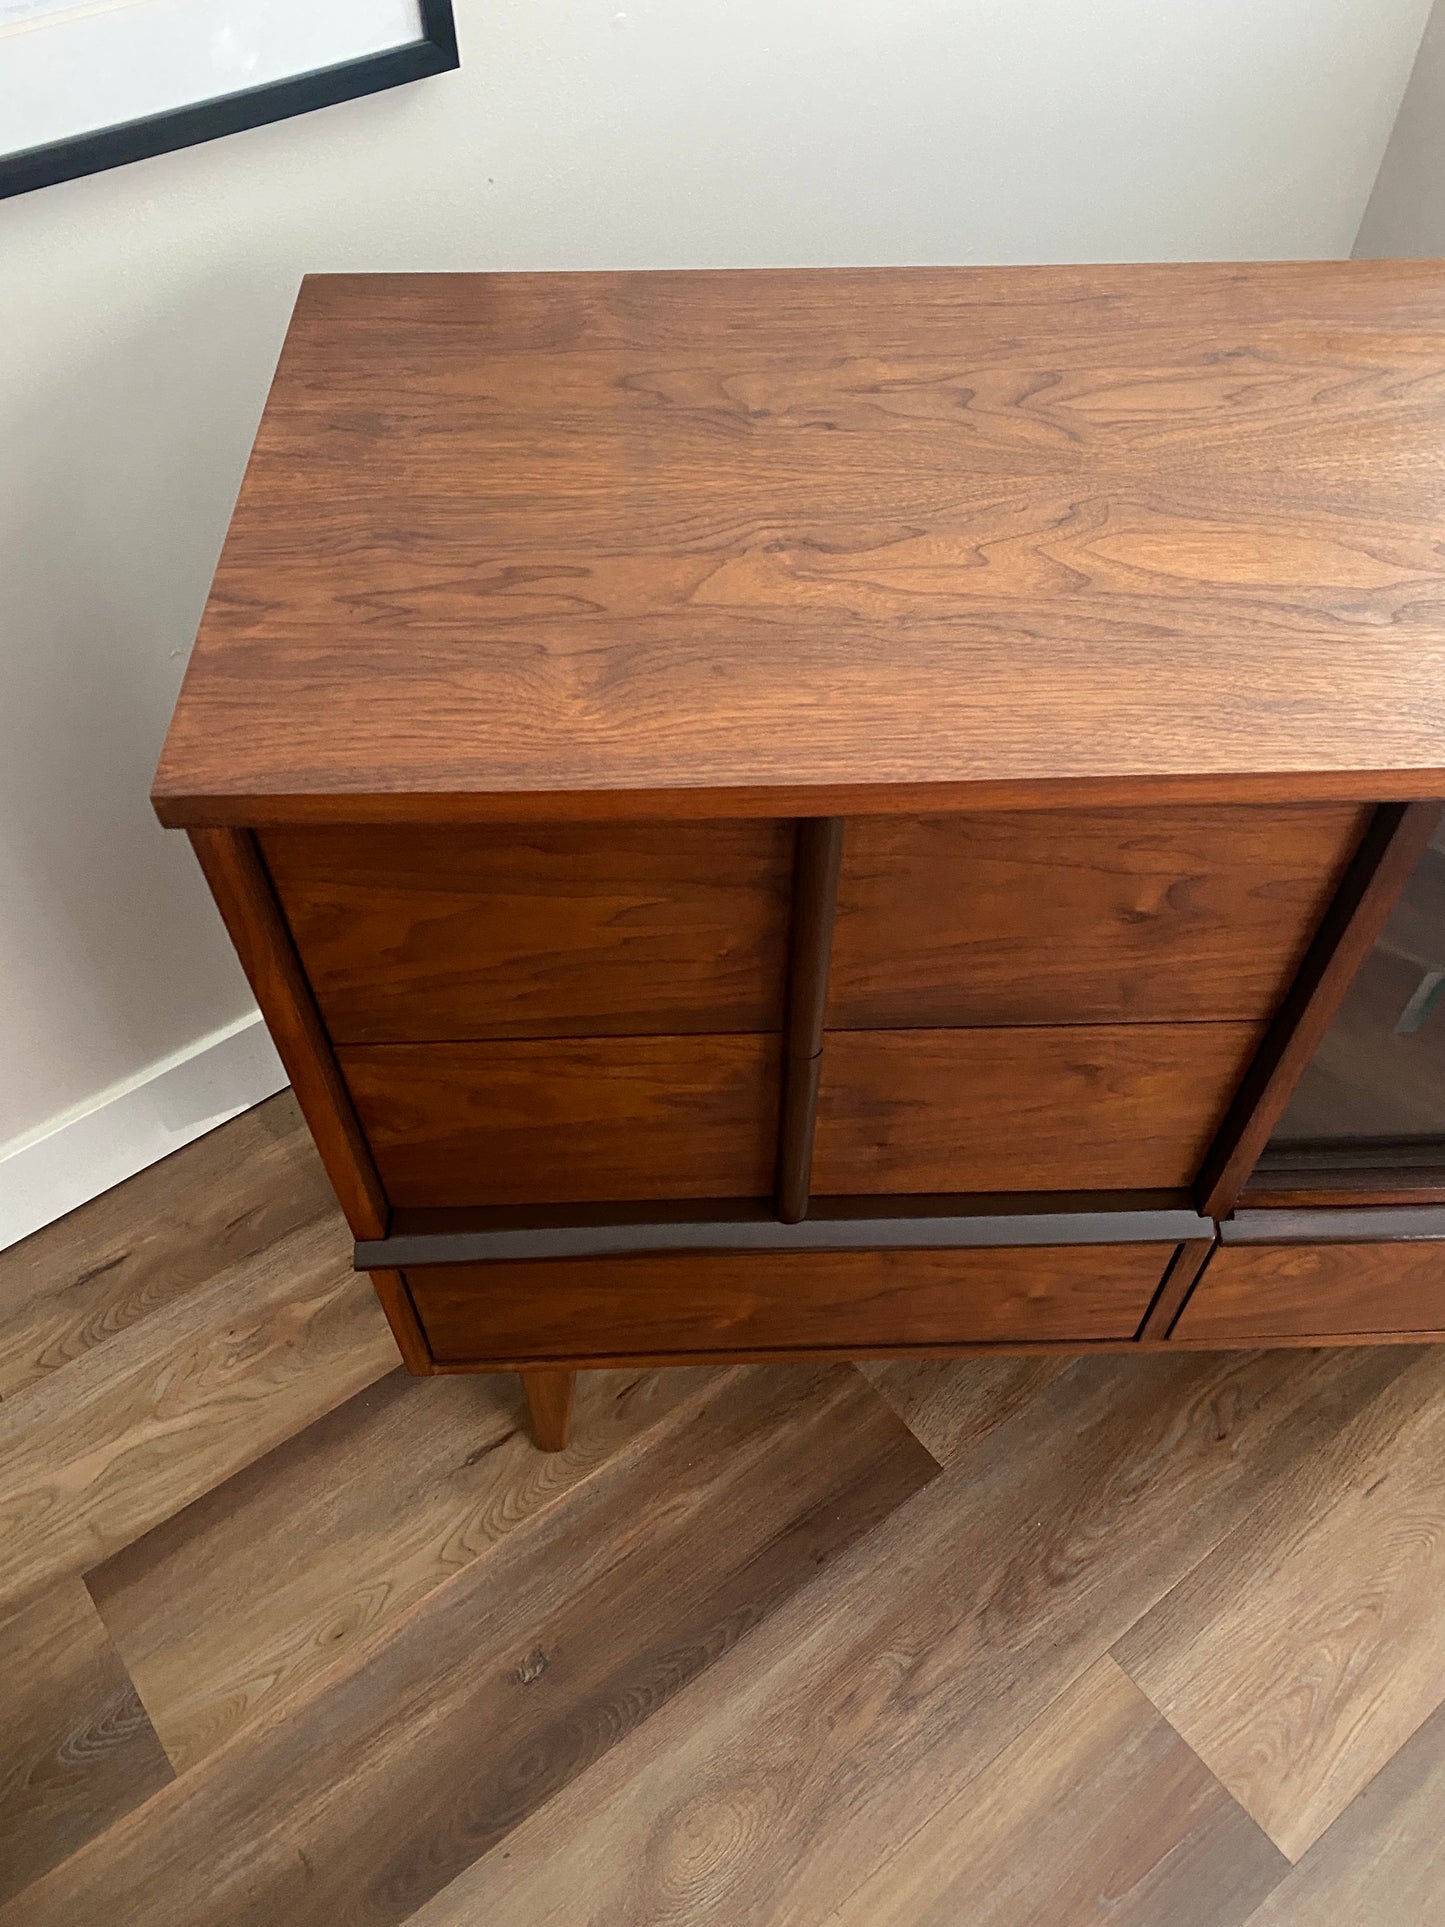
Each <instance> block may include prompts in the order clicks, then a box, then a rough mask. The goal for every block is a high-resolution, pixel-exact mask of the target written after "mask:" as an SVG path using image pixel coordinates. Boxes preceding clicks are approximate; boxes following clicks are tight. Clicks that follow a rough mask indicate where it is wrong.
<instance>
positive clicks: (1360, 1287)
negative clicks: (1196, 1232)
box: [1172, 1238, 1445, 1344]
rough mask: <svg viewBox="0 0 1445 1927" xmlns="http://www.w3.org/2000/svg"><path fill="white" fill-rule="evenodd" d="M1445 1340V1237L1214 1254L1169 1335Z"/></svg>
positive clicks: (1222, 1249) (1232, 1248) (1233, 1248)
mask: <svg viewBox="0 0 1445 1927" xmlns="http://www.w3.org/2000/svg"><path fill="white" fill-rule="evenodd" d="M1389 1332H1432V1333H1445V1238H1436V1239H1431V1238H1422V1239H1411V1240H1409V1241H1408V1242H1402V1243H1399V1244H1277V1245H1267V1244H1239V1245H1220V1246H1219V1247H1218V1249H1217V1250H1216V1251H1215V1253H1214V1256H1213V1257H1212V1258H1211V1259H1210V1261H1209V1263H1208V1265H1207V1267H1206V1268H1205V1272H1204V1275H1203V1277H1202V1278H1201V1279H1200V1281H1199V1283H1198V1284H1197V1285H1196V1286H1195V1288H1194V1291H1193V1294H1192V1295H1191V1297H1190V1299H1189V1302H1188V1304H1186V1305H1185V1307H1184V1310H1183V1313H1182V1314H1181V1316H1180V1318H1179V1321H1178V1323H1177V1324H1176V1325H1175V1327H1174V1330H1173V1333H1172V1336H1173V1337H1175V1338H1187V1339H1190V1340H1193V1341H1195V1342H1200V1343H1206V1344H1207V1343H1208V1342H1209V1341H1211V1340H1218V1341H1220V1342H1221V1343H1223V1342H1226V1341H1228V1340H1232V1339H1240V1338H1245V1339H1253V1338H1259V1339H1269V1338H1345V1337H1363V1336H1368V1335H1369V1334H1371V1333H1389Z"/></svg>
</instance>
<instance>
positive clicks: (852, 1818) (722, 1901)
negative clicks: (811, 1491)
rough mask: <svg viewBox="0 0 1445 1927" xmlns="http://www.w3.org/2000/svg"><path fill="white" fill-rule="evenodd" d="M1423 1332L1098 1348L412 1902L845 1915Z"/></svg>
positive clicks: (469, 1920)
mask: <svg viewBox="0 0 1445 1927" xmlns="http://www.w3.org/2000/svg"><path fill="white" fill-rule="evenodd" d="M1406 1357H1408V1355H1407V1354H1402V1355H1401V1359H1400V1363H1399V1364H1395V1363H1393V1361H1392V1359H1391V1358H1390V1357H1389V1356H1383V1355H1381V1354H1378V1353H1373V1354H1371V1353H1361V1352H1335V1353H1325V1354H1311V1355H1309V1362H1308V1364H1305V1363H1304V1361H1303V1360H1301V1359H1298V1358H1292V1359H1289V1360H1284V1359H1281V1358H1279V1357H1276V1356H1267V1355H1266V1356H1256V1357H1254V1358H1249V1359H1245V1358H1239V1357H1236V1358H1230V1359H1223V1358H1220V1357H1218V1356H1215V1357H1211V1358H1203V1357H1197V1358H1190V1359H1184V1358H1178V1357H1168V1356H1161V1355H1159V1354H1155V1355H1152V1356H1149V1357H1144V1358H1138V1359H1136V1360H1134V1361H1132V1363H1131V1368H1130V1370H1129V1372H1128V1373H1127V1374H1126V1375H1121V1374H1119V1373H1117V1372H1114V1371H1111V1370H1110V1369H1109V1367H1108V1365H1107V1363H1105V1362H1102V1361H1096V1360H1086V1361H1083V1362H1081V1363H1079V1364H1078V1365H1076V1366H1075V1367H1074V1369H1073V1370H1072V1371H1071V1372H1068V1373H1066V1374H1065V1375H1064V1377H1062V1378H1060V1379H1059V1380H1058V1381H1057V1382H1056V1383H1055V1384H1054V1385H1051V1386H1050V1387H1049V1388H1048V1389H1047V1390H1046V1391H1045V1392H1044V1393H1043V1394H1042V1395H1041V1396H1040V1397H1039V1398H1038V1399H1036V1400H1034V1401H1032V1402H1031V1403H1030V1404H1029V1405H1028V1406H1027V1407H1026V1408H1025V1409H1024V1410H1023V1411H1021V1412H1020V1413H1019V1414H1018V1415H1017V1416H1016V1417H1015V1418H1014V1419H1013V1420H1012V1421H1011V1422H1010V1423H1009V1424H1007V1425H1003V1426H1000V1427H999V1428H997V1429H996V1430H995V1431H993V1432H991V1433H990V1434H989V1436H988V1437H987V1438H985V1439H984V1440H983V1441H982V1442H981V1444H980V1445H979V1446H978V1447H977V1448H976V1449H974V1450H972V1451H970V1452H968V1453H967V1454H965V1456H964V1457H963V1458H961V1459H960V1460H959V1461H958V1462H957V1463H956V1464H954V1465H953V1466H951V1467H950V1468H949V1469H948V1470H947V1471H946V1472H945V1473H944V1474H943V1475H942V1476H941V1477H940V1478H938V1479H935V1480H934V1481H933V1483H932V1484H931V1485H930V1486H928V1487H927V1489H926V1490H924V1491H923V1492H920V1493H919V1494H918V1495H917V1496H916V1497H915V1498H914V1499H913V1500H912V1501H911V1502H910V1503H909V1505H908V1506H907V1507H906V1508H905V1509H904V1510H903V1511H901V1512H899V1513H896V1514H894V1515H893V1517H892V1518H890V1519H887V1520H885V1521H884V1522H883V1523H882V1524H881V1525H879V1526H878V1527H877V1528H876V1529H875V1531H874V1532H873V1533H872V1535H871V1536H870V1537H869V1538H868V1539H867V1540H865V1541H863V1542H862V1543H860V1544H859V1545H858V1546H857V1547H856V1548H855V1549H854V1551H853V1552H852V1553H851V1554H849V1555H848V1556H847V1557H846V1558H845V1559H844V1560H842V1561H840V1563H839V1565H838V1567H837V1568H836V1570H835V1571H834V1572H833V1574H831V1575H830V1576H828V1577H826V1578H825V1580H824V1581H823V1582H822V1583H820V1584H819V1585H816V1586H812V1587H809V1588H808V1589H807V1591H806V1592H805V1593H800V1594H799V1595H797V1596H796V1597H795V1598H794V1599H792V1600H791V1601H790V1602H789V1603H788V1604H787V1605H786V1606H784V1607H783V1608H781V1609H780V1610H779V1611H777V1612H775V1613H774V1614H773V1615H772V1616H771V1618H770V1619H769V1620H768V1621H767V1622H766V1623H765V1624H764V1625H762V1626H760V1627H759V1628H758V1629H757V1631H756V1632H755V1633H754V1634H753V1636H752V1637H751V1638H750V1639H749V1641H748V1642H747V1646H746V1649H745V1650H744V1649H739V1650H738V1651H736V1652H734V1653H733V1654H731V1655H730V1656H729V1657H728V1658H727V1659H725V1660H723V1661H721V1662H720V1663H719V1664H718V1666H717V1667H716V1668H715V1669H714V1670H713V1671H712V1673H711V1674H710V1675H709V1677H708V1678H707V1680H706V1682H705V1683H702V1684H700V1685H699V1687H698V1688H697V1689H695V1691H694V1692H693V1693H691V1694H689V1695H688V1696H687V1700H686V1703H684V1702H682V1701H674V1702H673V1703H672V1704H671V1705H670V1706H668V1707H665V1708H663V1709H662V1711H661V1712H660V1713H658V1714H657V1715H656V1716H655V1717H654V1718H653V1719H651V1720H649V1721H648V1722H647V1724H646V1725H645V1726H644V1727H642V1728H640V1729H639V1730H638V1731H637V1732H635V1733H633V1734H631V1735H629V1736H628V1738H627V1739H625V1740H623V1741H621V1742H620V1743H619V1744H618V1745H617V1746H615V1747H614V1748H613V1749H612V1750H611V1752H610V1753H609V1755H608V1756H607V1758H606V1759H604V1760H601V1761H599V1762H598V1763H597V1764H596V1765H595V1766H594V1767H593V1769H592V1771H591V1772H590V1773H589V1774H588V1776H587V1781H586V1783H585V1785H583V1784H582V1783H580V1782H578V1783H574V1784H573V1785H572V1786H571V1787H569V1788H567V1789H566V1790H565V1791H564V1792H562V1793H561V1794H560V1795H559V1796H558V1797H557V1798H556V1799H554V1800H553V1802H552V1803H551V1804H550V1806H549V1807H548V1809H547V1810H546V1811H545V1812H539V1813H537V1814H535V1815H533V1816H532V1817H531V1818H530V1819H529V1820H527V1821H525V1822H524V1823H523V1824H522V1825H521V1826H520V1827H518V1828H517V1829H516V1831H515V1832H514V1833H512V1834H511V1835H510V1836H509V1838H508V1840H507V1843H506V1851H505V1853H493V1854H489V1855H487V1856H486V1857H485V1858H484V1859H482V1860H480V1861H479V1862H478V1863H477V1864H476V1865H475V1866H473V1867H472V1868H471V1869H470V1870H469V1871H468V1872H467V1873H465V1874H463V1875H461V1876H459V1877H458V1879H456V1880H455V1881H454V1882H453V1883H452V1886H451V1888H450V1889H449V1890H447V1891H445V1892H443V1893H442V1894H440V1895H439V1896H438V1897H437V1900H436V1901H435V1902H433V1903H432V1905H431V1906H430V1907H429V1908H426V1909H423V1910H422V1911H421V1913H420V1914H419V1916H418V1918H417V1920H416V1922H415V1923H414V1927H472V1924H473V1923H475V1922H476V1921H479V1920H499V1921H501V1920H506V1921H514V1920H515V1921H526V1922H529V1923H530V1922H539V1923H540V1922H546V1923H547V1927H601V1924H602V1923H606V1924H607V1927H614V1923H615V1927H622V1924H623V1923H631V1922H633V1921H648V1922H656V1923H658V1924H659V1927H663V1923H665V1924H666V1927H682V1923H683V1922H686V1923H687V1927H734V1923H736V1922H739V1921H752V1920H756V1921H759V1922H762V1921H767V1922H772V1921H791V1920H797V1921H800V1922H802V1921H808V1922H812V1921H818V1922H824V1921H826V1920H827V1918H828V1915H829V1913H830V1911H831V1910H832V1909H834V1908H836V1907H838V1906H840V1905H842V1904H843V1903H844V1902H845V1901H846V1900H847V1899H848V1897H849V1896H850V1895H851V1894H852V1893H853V1892H854V1891H855V1890H856V1889H857V1887H858V1886H859V1885H860V1884H861V1882H862V1881H863V1880H865V1879H867V1878H868V1877H869V1875H870V1874H871V1873H872V1872H873V1870H874V1868H875V1866H876V1865H877V1863H878V1861H879V1860H880V1859H881V1858H883V1857H885V1856H886V1855H887V1854H890V1853H892V1852H894V1851H896V1850H897V1848H898V1847H899V1845H900V1843H903V1842H905V1841H907V1840H908V1838H909V1837H910V1836H911V1835H913V1834H914V1833H915V1832H916V1830H917V1829H918V1828H919V1827H921V1826H922V1825H923V1824H924V1823H925V1822H926V1821H927V1820H928V1819H929V1817H930V1816H931V1815H932V1814H933V1813H935V1812H936V1811H938V1809H939V1808H941V1807H942V1806H944V1804H945V1803H946V1802H947V1801H949V1800H950V1799H952V1798H954V1797H955V1796H956V1795H958V1794H959V1793H960V1792H961V1791H962V1790H963V1789H964V1788H966V1787H967V1786H969V1785H970V1784H971V1783H973V1782H974V1781H975V1780H976V1779H977V1776H978V1775H979V1774H980V1773H981V1772H982V1771H983V1770H984V1769H985V1768H986V1767H987V1765H988V1762H989V1761H990V1760H993V1759H996V1758H997V1757H998V1756H999V1755H1000V1754H1001V1753H1002V1751H1003V1749H1004V1748H1005V1747H1006V1746H1008V1745H1010V1744H1011V1743H1012V1742H1014V1741H1015V1740H1016V1739H1017V1738H1018V1737H1019V1735H1020V1734H1021V1733H1023V1732H1024V1731H1025V1729H1026V1728H1027V1727H1028V1726H1029V1725H1030V1724H1031V1723H1032V1721H1033V1720H1034V1719H1036V1718H1037V1717H1039V1716H1040V1715H1041V1714H1043V1713H1044V1712H1045V1710H1046V1709H1047V1708H1048V1707H1049V1706H1050V1705H1051V1704H1053V1703H1054V1702H1055V1701H1056V1700H1057V1698H1058V1697H1059V1695H1060V1694H1061V1693H1063V1692H1064V1691H1065V1690H1066V1689H1067V1688H1068V1687H1069V1686H1070V1684H1071V1683H1072V1682H1073V1681H1074V1680H1076V1679H1077V1678H1078V1677H1079V1676H1080V1674H1081V1673H1083V1672H1084V1670H1085V1669H1086V1668H1087V1667H1088V1666H1090V1665H1092V1664H1094V1663H1095V1662H1096V1661H1097V1660H1099V1659H1101V1658H1102V1657H1103V1656H1104V1654H1105V1653H1106V1652H1107V1651H1108V1648H1109V1647H1110V1645H1111V1644H1112V1643H1113V1642H1114V1641H1115V1640H1117V1639H1118V1638H1119V1636H1120V1635H1121V1634H1122V1633H1123V1632H1124V1631H1125V1630H1126V1628H1127V1627H1128V1626H1129V1625H1131V1624H1132V1623H1133V1621H1134V1620H1135V1619H1136V1618H1137V1617H1138V1616H1139V1615H1140V1613H1142V1612H1144V1611H1147V1610H1148V1608H1149V1607H1150V1606H1151V1605H1152V1604H1153V1603H1154V1601H1155V1600H1157V1599H1158V1598H1159V1597H1160V1595H1161V1594H1162V1593H1163V1592H1165V1591H1167V1590H1168V1588H1169V1587H1170V1586H1171V1585H1173V1584H1175V1583H1176V1582H1177V1581H1178V1580H1179V1579H1181V1578H1183V1577H1184V1575H1185V1574H1186V1573H1187V1572H1188V1571H1189V1570H1190V1569H1191V1567H1193V1566H1194V1565H1196V1564H1197V1563H1198V1561H1199V1560H1200V1559H1201V1558H1203V1557H1204V1555H1205V1554H1206V1552H1207V1551H1208V1550H1209V1549H1210V1548H1211V1547H1212V1546H1214V1545H1215V1544H1217V1543H1218V1542H1219V1540H1220V1539H1222V1538H1223V1537H1224V1536H1225V1535H1226V1533H1227V1532H1228V1531H1229V1530H1231V1529H1232V1528H1233V1527H1234V1526H1235V1525H1237V1524H1238V1523H1239V1522H1240V1520H1241V1519H1243V1518H1244V1517H1246V1516H1248V1515H1249V1514H1251V1513H1254V1512H1255V1511H1256V1510H1257V1509H1258V1510H1260V1511H1263V1512H1267V1511H1268V1507H1269V1500H1270V1497H1271V1494H1272V1493H1273V1492H1274V1490H1275V1489H1276V1488H1277V1487H1278V1485H1279V1484H1280V1483H1281V1482H1282V1480H1283V1479H1284V1477H1285V1476H1286V1475H1287V1474H1288V1473H1289V1472H1290V1471H1291V1470H1292V1469H1293V1468H1294V1467H1295V1466H1296V1465H1298V1464H1299V1462H1300V1461H1301V1460H1302V1459H1304V1458H1306V1457H1308V1456H1309V1454H1310V1453H1311V1451H1312V1450H1313V1449H1314V1448H1315V1447H1316V1446H1317V1445H1318V1444H1319V1443H1320V1442H1321V1440H1322V1439H1327V1438H1329V1437H1332V1436H1335V1435H1337V1434H1338V1432H1339V1430H1340V1429H1341V1426H1342V1424H1343V1423H1344V1422H1345V1421H1346V1420H1347V1419H1348V1418H1349V1417H1350V1416H1351V1415H1352V1414H1353V1413H1355V1412H1356V1411H1358V1410H1359V1409H1360V1408H1361V1406H1362V1405H1364V1404H1367V1403H1368V1402H1369V1400H1370V1399H1371V1398H1372V1397H1374V1396H1376V1395H1377V1394H1378V1392H1379V1390H1380V1389H1381V1388H1382V1387H1383V1386H1385V1385H1387V1384H1389V1383H1390V1381H1391V1379H1392V1378H1393V1376H1395V1374H1396V1372H1397V1371H1398V1370H1400V1369H1403V1363H1404V1360H1405V1358H1406ZM904 1572H906V1573H907V1575H908V1580H907V1584H906V1585H900V1584H899V1583H898V1575H900V1574H901V1573H904ZM1076 1797H1077V1796H1076ZM1023 1871H1024V1870H1022V1869H1020V1870H1019V1872H1020V1876H1022V1874H1023ZM84 1918H85V1916H84V1915H82V1916H81V1919H82V1921H83V1920H84ZM6 1927H8V1923H6ZM1021 1927H1022V1923H1021ZM1029 1927H1032V1923H1029Z"/></svg>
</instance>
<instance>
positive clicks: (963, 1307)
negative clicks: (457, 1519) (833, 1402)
mask: <svg viewBox="0 0 1445 1927" xmlns="http://www.w3.org/2000/svg"><path fill="white" fill-rule="evenodd" d="M1174 1250H1175V1247H1174V1246H1173V1245H1172V1244H1134V1245H1041V1246H1029V1247H1021V1246H1006V1247H1003V1248H975V1249H969V1250H966V1251H832V1252H788V1253H767V1252H726V1253H723V1252H718V1253H708V1254H704V1255H701V1256H698V1255H696V1254H692V1255H687V1256H682V1255H678V1254H675V1253H674V1254H668V1255H659V1256H655V1257H637V1258H564V1259H547V1260H542V1261H536V1262H531V1263H526V1264H488V1265H428V1266H420V1267H417V1268H415V1269H413V1270H411V1271H409V1272H408V1273H407V1282H408V1284H409V1285H410V1287H411V1294H412V1298H413V1300H414V1302H415V1304H416V1309H417V1313H418V1316H419V1317H420V1319H421V1323H422V1325H423V1327H424V1329H425V1331H426V1335H427V1339H428V1342H429V1343H430V1345H431V1349H432V1352H433V1355H434V1356H435V1357H436V1359H437V1360H438V1362H439V1363H441V1364H470V1363H476V1364H496V1365H503V1364H507V1363H509V1362H519V1361H521V1362H525V1361H527V1360H537V1359H567V1360H574V1361H581V1360H585V1359H598V1360H601V1359H610V1358H616V1359H628V1360H631V1359H638V1360H645V1359H653V1358H657V1359H666V1358H670V1357H671V1358H676V1357H679V1356H681V1357H686V1356H689V1355H697V1354H707V1353H736V1352H743V1353H760V1354H768V1353H779V1352H784V1353H785V1352H793V1351H799V1352H806V1351H820V1350H827V1351H839V1352H852V1351H857V1352H867V1351H883V1350H891V1349H894V1348H900V1349H901V1348H904V1347H907V1346H910V1345H919V1346H949V1345H974V1344H989V1343H999V1344H1006V1343H1027V1342H1028V1341H1030V1340H1039V1341H1042V1340H1054V1341H1072V1340H1087V1339H1106V1338H1114V1339H1118V1338H1125V1339H1127V1338H1132V1337H1133V1335H1134V1333H1135V1332H1136V1331H1137V1330H1138V1328H1139V1325H1140V1322H1141V1321H1142V1319H1143V1317H1144V1313H1145V1312H1146V1310H1147V1309H1148V1307H1149V1302H1150V1300H1151V1298H1152V1297H1153V1295H1154V1292H1155V1289H1156V1287H1157V1286H1158V1284H1159V1281H1160V1279H1161V1278H1162V1277H1163V1275H1164V1270H1165V1267H1166V1265H1167V1264H1168V1262H1169V1260H1170V1258H1171V1257H1172V1256H1173V1254H1174Z"/></svg>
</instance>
